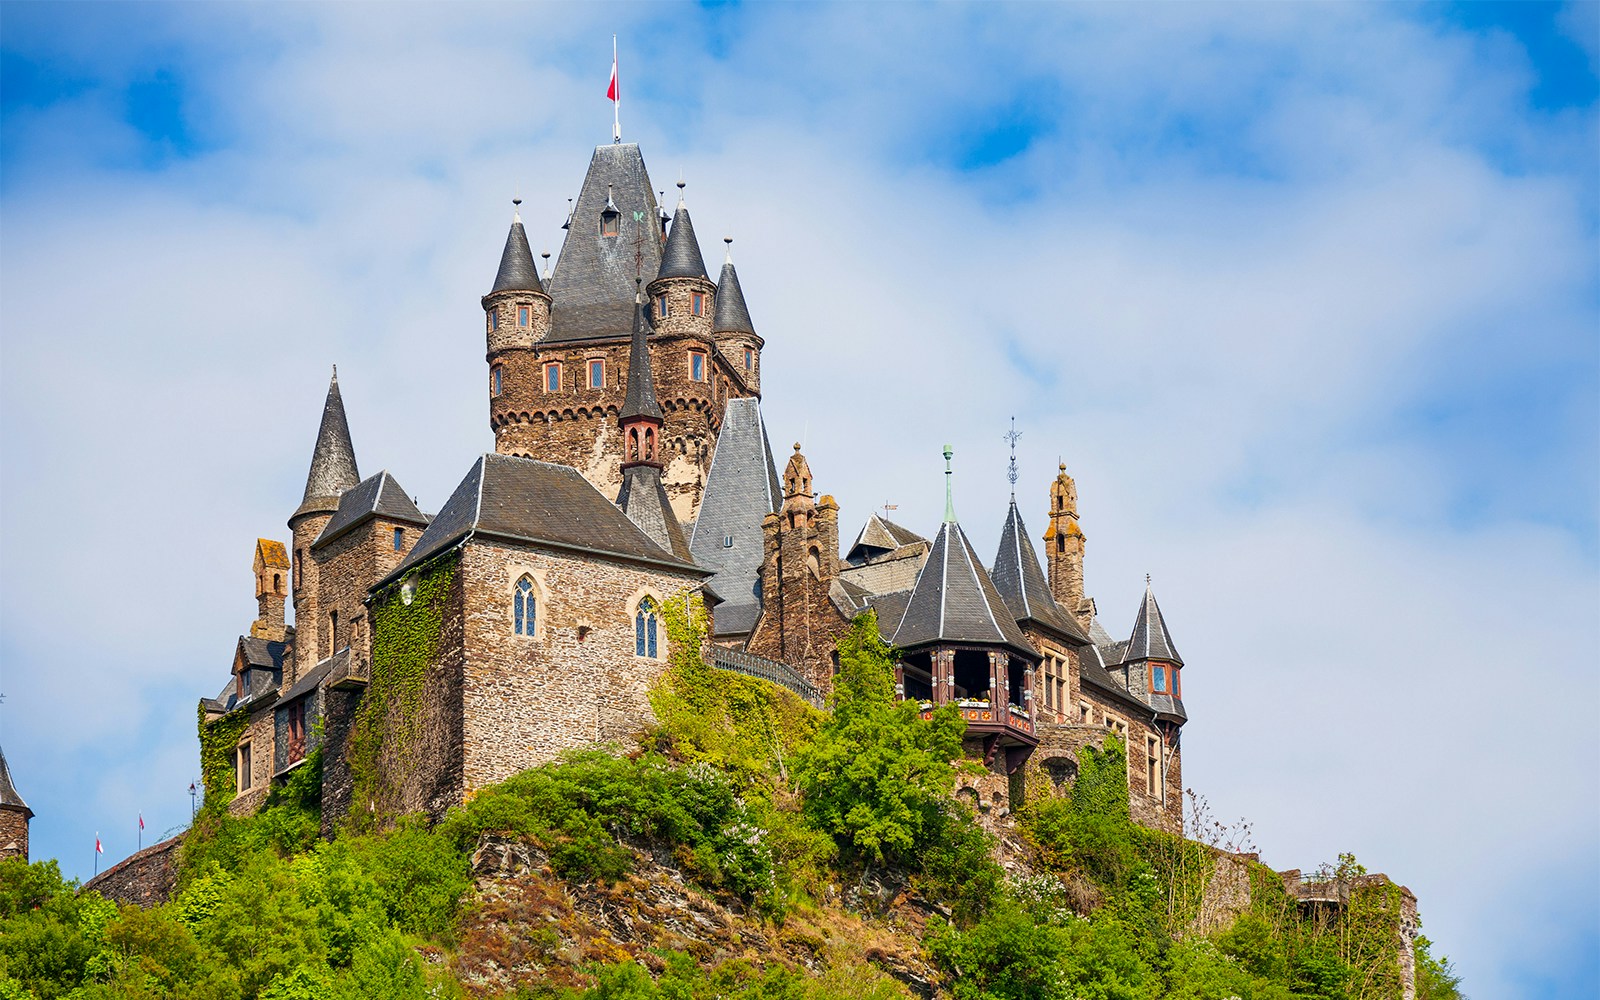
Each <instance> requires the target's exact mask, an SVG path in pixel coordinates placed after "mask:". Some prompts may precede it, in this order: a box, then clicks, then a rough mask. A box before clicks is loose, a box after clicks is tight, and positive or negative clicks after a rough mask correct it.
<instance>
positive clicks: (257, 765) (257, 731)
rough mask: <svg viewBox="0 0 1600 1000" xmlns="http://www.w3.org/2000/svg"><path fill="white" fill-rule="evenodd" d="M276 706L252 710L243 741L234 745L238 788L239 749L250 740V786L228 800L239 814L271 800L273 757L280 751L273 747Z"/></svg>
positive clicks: (245, 813) (235, 778)
mask: <svg viewBox="0 0 1600 1000" xmlns="http://www.w3.org/2000/svg"><path fill="white" fill-rule="evenodd" d="M273 715H274V713H273V710H272V708H271V707H270V706H269V707H267V708H258V709H256V710H255V711H253V712H251V713H250V724H249V725H247V726H246V727H245V730H244V732H243V733H241V734H240V735H239V743H238V745H237V746H235V748H234V756H233V764H234V781H235V785H234V788H235V789H238V784H237V782H238V778H239V775H238V770H239V751H238V747H240V746H243V745H245V744H246V743H249V744H250V787H249V788H248V789H244V790H242V791H239V793H238V794H237V795H235V796H234V798H233V801H232V802H229V803H228V811H229V812H230V813H232V814H233V815H235V816H249V815H251V814H252V813H254V812H255V811H256V810H257V809H259V808H261V804H262V803H263V802H265V801H266V800H267V793H268V792H270V791H271V790H272V761H273V758H274V756H276V752H275V750H274V747H273V737H274V735H275V720H274V718H273Z"/></svg>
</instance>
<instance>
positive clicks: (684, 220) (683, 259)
mask: <svg viewBox="0 0 1600 1000" xmlns="http://www.w3.org/2000/svg"><path fill="white" fill-rule="evenodd" d="M705 276H706V260H705V258H704V257H702V256H700V241H699V240H698V239H696V238H695V235H694V223H693V222H691V221H689V209H688V207H687V206H685V205H684V203H683V202H681V201H680V202H678V210H677V211H676V212H674V213H672V229H670V230H669V231H668V232H667V247H666V249H665V250H663V251H661V270H660V272H659V273H658V274H657V275H656V277H658V278H704V277H705Z"/></svg>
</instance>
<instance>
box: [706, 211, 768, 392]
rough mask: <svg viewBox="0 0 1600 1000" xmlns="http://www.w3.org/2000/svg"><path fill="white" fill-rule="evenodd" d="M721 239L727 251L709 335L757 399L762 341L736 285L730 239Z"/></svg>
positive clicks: (737, 276)
mask: <svg viewBox="0 0 1600 1000" xmlns="http://www.w3.org/2000/svg"><path fill="white" fill-rule="evenodd" d="M723 242H724V243H726V244H728V254H727V258H726V259H725V260H723V262H722V275H721V277H719V278H718V279H717V309H716V314H715V315H714V316H713V317H712V321H711V335H712V337H714V338H715V339H716V342H717V350H718V351H719V352H720V353H721V354H722V359H723V363H724V364H726V365H727V366H728V369H729V370H730V371H731V372H733V377H734V378H735V379H736V380H738V381H739V382H741V383H743V385H744V388H745V389H746V391H748V392H749V393H750V395H752V396H756V397H758V398H759V397H760V395H761V348H762V347H763V346H765V341H763V340H762V339H761V338H760V337H758V336H757V335H756V328H755V324H754V323H752V322H751V321H750V310H749V308H748V307H747V306H746V305H745V303H744V290H743V289H741V288H740V287H739V273H738V272H737V271H735V270H734V269H733V240H732V239H725V240H723Z"/></svg>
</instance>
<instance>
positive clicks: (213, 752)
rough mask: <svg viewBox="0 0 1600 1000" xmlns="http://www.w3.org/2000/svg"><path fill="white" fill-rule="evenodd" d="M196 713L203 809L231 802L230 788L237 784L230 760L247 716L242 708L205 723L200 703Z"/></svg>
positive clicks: (204, 712) (218, 806) (203, 706)
mask: <svg viewBox="0 0 1600 1000" xmlns="http://www.w3.org/2000/svg"><path fill="white" fill-rule="evenodd" d="M197 714H198V719H197V722H196V726H197V728H198V730H199V735H200V781H201V783H202V784H203V785H205V789H206V808H207V809H222V808H224V807H225V806H227V804H228V803H229V802H232V801H233V797H234V790H235V789H236V788H238V786H239V781H238V776H237V774H236V772H235V769H234V760H235V756H236V751H237V750H238V749H239V737H241V736H243V735H244V731H245V727H247V726H249V724H250V716H249V715H248V714H247V713H246V712H245V711H244V709H242V708H236V709H234V710H233V711H231V712H229V713H228V714H227V715H224V716H223V717H222V718H220V719H217V720H216V721H215V722H212V723H210V724H209V725H208V724H207V723H206V706H205V703H204V702H201V703H200V705H199V709H198V713H197Z"/></svg>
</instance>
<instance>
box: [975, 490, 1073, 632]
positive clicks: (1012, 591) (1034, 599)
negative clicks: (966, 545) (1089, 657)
mask: <svg viewBox="0 0 1600 1000" xmlns="http://www.w3.org/2000/svg"><path fill="white" fill-rule="evenodd" d="M992 578H993V580H994V586H995V589H996V590H997V591H999V592H1000V597H1001V599H1003V600H1004V601H1005V602H1006V607H1008V608H1010V609H1011V613H1012V615H1014V616H1015V617H1016V619H1017V621H1019V622H1021V621H1033V622H1036V623H1038V624H1039V625H1042V626H1044V627H1045V628H1048V629H1050V630H1051V631H1053V632H1055V633H1056V634H1057V635H1060V636H1062V637H1063V638H1067V639H1071V640H1074V641H1077V642H1083V643H1087V642H1088V641H1089V637H1088V636H1086V635H1084V634H1083V629H1081V628H1079V627H1078V623H1077V622H1075V621H1073V620H1072V617H1071V616H1070V615H1068V614H1066V613H1065V612H1063V611H1062V610H1061V608H1060V607H1059V606H1057V604H1056V602H1055V598H1054V597H1053V596H1051V594H1050V585H1049V584H1047V583H1046V582H1045V579H1044V572H1043V571H1042V570H1041V569H1040V568H1039V556H1038V554H1037V553H1036V552H1035V551H1034V549H1033V541H1032V539H1030V538H1029V537H1028V529H1027V526H1026V525H1024V524H1023V523H1022V515H1021V514H1020V513H1019V512H1018V511H1017V501H1016V500H1015V499H1014V498H1013V499H1012V501H1011V509H1010V511H1009V512H1007V514H1006V523H1005V526H1004V527H1003V528H1001V529H1000V551H999V552H998V553H997V554H996V555H995V557H994V573H993V575H992Z"/></svg>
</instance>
